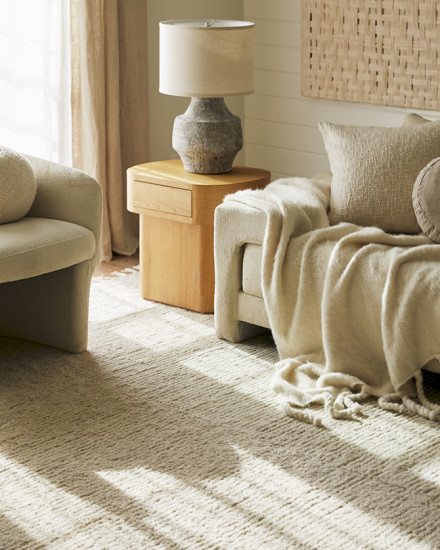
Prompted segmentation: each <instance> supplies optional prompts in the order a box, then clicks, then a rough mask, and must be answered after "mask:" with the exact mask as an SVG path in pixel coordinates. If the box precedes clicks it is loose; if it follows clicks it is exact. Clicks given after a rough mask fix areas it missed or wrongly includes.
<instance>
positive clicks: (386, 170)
mask: <svg viewBox="0 0 440 550" xmlns="http://www.w3.org/2000/svg"><path fill="white" fill-rule="evenodd" d="M319 129H320V131H321V134H322V136H323V139H324V144H325V148H326V150H327V154H328V158H329V163H330V170H331V172H332V183H331V195H330V212H329V219H330V223H331V224H337V223H340V222H350V223H354V224H356V225H361V226H375V227H379V228H381V229H383V230H384V231H387V232H391V233H420V227H419V224H418V223H417V219H416V215H415V212H414V208H413V202H412V191H413V186H414V182H415V180H416V178H417V176H418V174H419V173H420V171H421V170H422V168H423V167H424V166H426V165H427V164H428V162H430V161H431V160H432V159H433V158H436V157H438V156H439V154H440V121H438V122H429V123H426V124H415V125H411V126H400V127H396V128H386V127H373V126H340V125H337V124H331V123H327V122H321V123H320V124H319Z"/></svg>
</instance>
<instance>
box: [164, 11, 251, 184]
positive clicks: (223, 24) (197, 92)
mask: <svg viewBox="0 0 440 550" xmlns="http://www.w3.org/2000/svg"><path fill="white" fill-rule="evenodd" d="M254 27H255V24H254V23H250V22H247V21H227V20H217V19H204V20H193V21H191V20H180V21H162V22H161V23H160V24H159V30H160V43H159V46H160V49H159V50H160V56H159V57H160V59H159V66H160V70H159V73H160V74H159V91H160V92H161V93H163V94H168V95H175V96H183V97H190V98H191V101H190V104H189V107H188V109H187V110H186V112H185V113H184V114H182V115H179V116H177V117H176V119H175V121H174V127H173V139H172V145H173V149H175V150H176V151H177V153H178V154H179V155H180V158H181V159H182V162H183V167H184V168H185V170H187V171H188V172H193V173H196V174H221V173H224V172H229V171H230V170H231V169H232V163H233V161H234V158H235V156H236V154H237V153H238V151H240V149H241V148H242V146H243V134H242V129H241V121H240V118H239V117H238V116H236V115H234V114H232V113H231V111H230V110H229V109H228V107H227V106H226V103H225V100H224V99H223V98H224V97H225V96H231V95H241V94H250V93H252V92H253V86H254Z"/></svg>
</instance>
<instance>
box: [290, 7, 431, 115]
mask: <svg viewBox="0 0 440 550" xmlns="http://www.w3.org/2000/svg"><path fill="white" fill-rule="evenodd" d="M301 73H302V74H301V88H302V93H303V95H305V96H308V97H314V98H325V99H337V100H342V101H357V102H362V103H375V104H380V105H393V106H399V107H408V108H418V109H428V110H440V2H437V1H435V0H406V1H404V0H400V1H399V0H377V1H374V0H302V71H301Z"/></svg>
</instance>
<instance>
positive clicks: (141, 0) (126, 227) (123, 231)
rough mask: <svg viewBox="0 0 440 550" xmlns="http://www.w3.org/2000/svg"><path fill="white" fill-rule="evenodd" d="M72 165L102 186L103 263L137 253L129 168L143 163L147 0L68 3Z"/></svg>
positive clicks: (145, 148)
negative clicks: (129, 206)
mask: <svg viewBox="0 0 440 550" xmlns="http://www.w3.org/2000/svg"><path fill="white" fill-rule="evenodd" d="M70 9H71V56H72V57H71V60H72V150H73V165H74V166H75V167H76V168H79V169H80V170H83V171H84V172H86V173H88V174H90V175H92V176H94V177H95V178H96V179H97V180H98V181H99V182H100V183H101V185H102V188H103V192H104V193H103V194H104V212H103V214H104V215H103V239H102V241H103V244H102V253H103V259H105V260H108V259H110V258H111V257H112V251H113V252H115V253H117V254H124V255H131V254H133V253H134V252H135V251H136V249H137V247H138V220H137V216H136V215H134V214H131V213H129V212H128V211H127V206H126V203H127V201H126V170H127V168H128V167H129V166H133V165H135V164H141V163H144V162H148V154H149V152H148V149H149V143H148V72H147V64H148V59H147V0H71V4H70Z"/></svg>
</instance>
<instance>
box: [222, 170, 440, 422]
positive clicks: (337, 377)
mask: <svg viewBox="0 0 440 550" xmlns="http://www.w3.org/2000/svg"><path fill="white" fill-rule="evenodd" d="M329 195H330V180H329V177H328V176H327V177H322V178H319V177H318V178H315V179H308V178H288V179H281V180H277V181H276V182H273V183H271V184H270V185H269V186H268V187H266V189H264V190H259V191H241V192H239V193H235V194H234V195H230V196H228V197H226V198H225V201H238V202H241V203H245V204H247V205H248V206H252V207H254V208H257V209H260V210H263V211H264V212H265V213H266V215H267V226H266V232H265V237H264V243H263V259H262V292H263V298H264V301H265V305H266V308H267V312H268V317H269V321H270V325H271V328H272V332H273V336H274V339H275V342H276V345H277V348H278V352H279V355H280V361H279V362H278V363H277V365H276V372H275V374H274V377H273V381H272V387H273V389H274V391H275V392H276V393H277V395H278V397H279V400H280V403H281V405H282V407H283V409H284V410H285V412H286V413H287V414H288V415H290V416H294V417H296V418H301V419H303V420H307V421H310V422H314V423H316V424H318V423H320V422H321V419H320V416H319V415H317V414H315V413H316V410H314V409H316V406H317V405H318V404H320V405H321V406H324V408H325V409H326V410H327V411H328V412H329V413H330V414H331V415H332V416H333V417H337V418H350V417H353V416H354V415H356V414H357V413H359V411H360V405H359V401H362V400H364V399H366V398H367V397H370V396H376V397H379V398H380V399H379V403H380V405H381V406H382V407H383V408H388V409H391V410H395V411H400V412H403V411H404V410H408V409H409V410H411V411H412V412H416V413H418V414H420V415H422V416H425V417H427V418H430V419H435V418H436V417H437V415H438V414H439V413H440V408H439V407H438V406H437V405H434V404H432V403H430V402H429V401H428V400H427V399H426V398H425V396H424V394H423V383H422V374H421V368H422V367H424V366H426V365H427V364H428V363H429V362H430V361H433V362H435V361H436V356H437V355H438V354H439V353H440V307H439V306H438V304H437V302H436V300H437V297H438V296H440V246H439V245H433V244H432V241H430V240H429V239H428V238H426V237H424V236H421V235H390V234H387V233H385V232H383V231H382V230H380V229H377V228H375V227H366V228H362V227H359V226H356V225H353V224H339V225H336V226H332V227H330V226H329V222H328V217H327V210H328V204H329Z"/></svg>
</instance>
